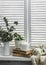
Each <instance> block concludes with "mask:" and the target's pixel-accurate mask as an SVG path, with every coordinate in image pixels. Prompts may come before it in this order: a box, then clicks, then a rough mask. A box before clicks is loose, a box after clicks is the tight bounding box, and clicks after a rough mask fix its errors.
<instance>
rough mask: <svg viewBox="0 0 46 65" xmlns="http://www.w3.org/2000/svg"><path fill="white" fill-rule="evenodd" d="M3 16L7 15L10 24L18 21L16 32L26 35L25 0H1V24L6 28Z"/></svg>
mask: <svg viewBox="0 0 46 65" xmlns="http://www.w3.org/2000/svg"><path fill="white" fill-rule="evenodd" d="M3 17H7V18H8V20H9V24H10V25H13V22H14V21H18V23H19V24H18V26H17V27H16V32H18V33H19V34H21V35H22V36H24V0H0V26H2V27H3V28H4V29H6V27H5V23H4V21H3Z"/></svg>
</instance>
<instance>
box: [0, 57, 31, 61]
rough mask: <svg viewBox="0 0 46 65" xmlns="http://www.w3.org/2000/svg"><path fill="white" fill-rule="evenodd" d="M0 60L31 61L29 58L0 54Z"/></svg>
mask: <svg viewBox="0 0 46 65" xmlns="http://www.w3.org/2000/svg"><path fill="white" fill-rule="evenodd" d="M0 61H31V58H25V57H16V56H0Z"/></svg>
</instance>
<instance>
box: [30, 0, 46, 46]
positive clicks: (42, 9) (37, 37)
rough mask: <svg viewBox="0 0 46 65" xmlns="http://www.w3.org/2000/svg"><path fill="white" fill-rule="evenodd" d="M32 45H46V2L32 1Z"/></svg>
mask: <svg viewBox="0 0 46 65" xmlns="http://www.w3.org/2000/svg"><path fill="white" fill-rule="evenodd" d="M31 43H32V45H37V44H41V43H46V0H31Z"/></svg>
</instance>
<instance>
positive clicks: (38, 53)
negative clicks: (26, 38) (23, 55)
mask: <svg viewBox="0 0 46 65" xmlns="http://www.w3.org/2000/svg"><path fill="white" fill-rule="evenodd" d="M31 61H32V65H46V46H45V45H42V46H39V48H35V49H34V51H33V55H32V56H31Z"/></svg>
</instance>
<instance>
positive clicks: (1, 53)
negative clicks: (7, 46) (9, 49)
mask: <svg viewBox="0 0 46 65" xmlns="http://www.w3.org/2000/svg"><path fill="white" fill-rule="evenodd" d="M3 47H4V45H3V43H2V42H1V41H0V56H3V55H4V53H3Z"/></svg>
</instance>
